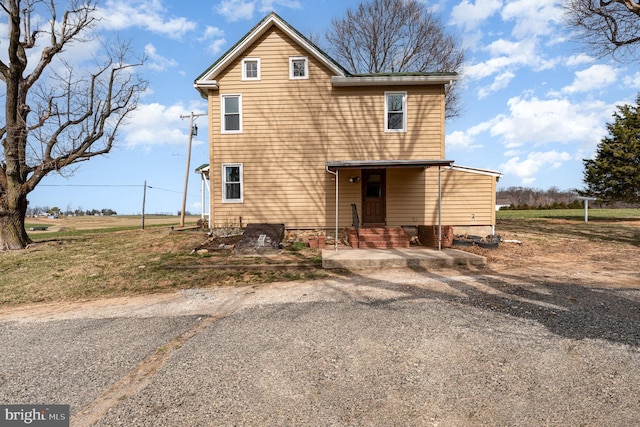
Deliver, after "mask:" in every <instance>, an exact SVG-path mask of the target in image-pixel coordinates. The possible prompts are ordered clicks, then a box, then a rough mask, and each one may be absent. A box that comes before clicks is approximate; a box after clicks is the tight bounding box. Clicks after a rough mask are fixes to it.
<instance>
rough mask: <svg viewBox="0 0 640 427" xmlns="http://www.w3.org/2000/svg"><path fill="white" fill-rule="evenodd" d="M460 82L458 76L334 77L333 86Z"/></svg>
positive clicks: (413, 84) (332, 79)
mask: <svg viewBox="0 0 640 427" xmlns="http://www.w3.org/2000/svg"><path fill="white" fill-rule="evenodd" d="M455 80H458V76H457V75H454V74H452V75H431V76H430V75H424V76H384V75H378V76H355V77H346V76H332V77H331V84H332V85H333V86H338V87H340V86H399V85H412V86H416V85H442V84H452V83H453V82H454V81H455Z"/></svg>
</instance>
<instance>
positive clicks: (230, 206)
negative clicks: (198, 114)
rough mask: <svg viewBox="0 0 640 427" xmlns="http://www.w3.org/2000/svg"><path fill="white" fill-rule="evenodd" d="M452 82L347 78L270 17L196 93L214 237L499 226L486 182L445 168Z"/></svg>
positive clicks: (432, 77)
mask: <svg viewBox="0 0 640 427" xmlns="http://www.w3.org/2000/svg"><path fill="white" fill-rule="evenodd" d="M456 78H457V76H456V74H455V73H434V74H429V73H416V74H413V73H403V74H376V75H354V74H351V73H349V72H348V71H347V70H345V69H344V68H343V67H342V66H340V65H339V64H338V63H337V62H336V61H335V60H333V59H332V58H331V57H329V56H328V55H327V54H326V53H324V52H323V51H322V50H321V49H319V48H318V47H317V46H316V45H314V44H313V43H312V42H310V41H309V40H308V39H307V38H306V37H304V36H303V35H302V34H300V33H299V32H298V31H297V30H296V29H294V28H293V27H292V26H291V25H289V24H288V23H287V22H286V21H284V20H283V19H282V18H280V17H279V16H278V15H276V14H275V13H271V14H269V15H267V16H266V17H265V18H264V19H263V20H262V21H261V22H260V23H259V24H258V25H256V26H255V27H254V28H253V29H252V30H251V31H250V32H249V33H248V34H247V35H246V36H245V37H243V38H242V39H241V40H240V41H239V42H238V43H236V44H235V45H234V46H233V47H232V48H231V49H230V50H229V51H227V52H226V53H225V54H224V55H223V56H222V57H221V58H219V59H218V60H217V61H216V62H215V63H213V65H211V66H210V67H209V68H208V69H207V70H206V71H205V72H204V73H202V75H200V76H199V77H198V78H197V79H196V81H195V87H196V88H197V90H198V91H200V93H201V94H202V96H203V97H204V98H205V99H207V100H208V108H209V117H208V119H209V128H210V171H209V174H210V180H211V190H210V196H211V197H210V204H211V206H210V212H211V221H210V225H211V226H212V227H217V226H223V225H229V224H238V223H243V224H247V223H264V222H267V223H284V224H285V226H286V227H287V228H290V229H296V228H298V229H333V228H334V227H335V228H336V229H337V228H338V227H340V228H342V227H349V226H351V225H352V222H353V215H352V213H353V212H352V206H353V205H355V207H356V208H357V212H358V215H359V221H360V223H361V224H360V225H361V226H365V227H366V226H368V225H370V226H374V225H375V226H379V227H380V226H386V227H390V226H417V225H437V224H444V225H450V226H454V229H456V232H458V231H460V232H465V231H467V230H468V229H469V227H476V228H477V227H481V228H482V230H475V231H476V233H478V234H479V233H484V234H490V233H491V232H493V228H494V225H495V193H496V182H497V179H498V178H499V177H500V174H499V173H497V172H493V171H486V170H479V169H473V168H466V167H460V166H456V165H454V162H453V161H452V160H448V159H446V158H445V108H444V107H445V96H444V94H445V87H446V85H448V84H450V83H451V82H452V81H454V80H455V79H456Z"/></svg>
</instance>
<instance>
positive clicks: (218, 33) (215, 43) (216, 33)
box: [198, 25, 227, 56]
mask: <svg viewBox="0 0 640 427" xmlns="http://www.w3.org/2000/svg"><path fill="white" fill-rule="evenodd" d="M198 41H200V42H204V43H207V44H208V45H209V46H208V47H207V51H208V52H209V53H210V54H211V55H214V56H215V55H217V54H218V53H220V51H222V48H223V47H224V45H225V44H226V43H227V40H226V39H225V38H224V31H223V30H221V29H220V28H218V27H212V26H210V25H208V26H207V28H206V29H205V30H204V34H203V36H202V37H200V38H199V39H198Z"/></svg>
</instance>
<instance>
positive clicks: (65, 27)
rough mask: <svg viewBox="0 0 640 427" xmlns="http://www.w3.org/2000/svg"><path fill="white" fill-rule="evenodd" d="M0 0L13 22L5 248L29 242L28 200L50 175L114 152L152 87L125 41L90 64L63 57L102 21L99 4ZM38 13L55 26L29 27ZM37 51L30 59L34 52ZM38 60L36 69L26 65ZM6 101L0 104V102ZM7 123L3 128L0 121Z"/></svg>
mask: <svg viewBox="0 0 640 427" xmlns="http://www.w3.org/2000/svg"><path fill="white" fill-rule="evenodd" d="M59 3H60V1H59V0H0V11H2V12H4V13H5V14H6V16H7V19H8V24H9V25H8V30H9V36H8V40H7V42H6V44H5V43H4V40H3V45H5V46H7V53H8V55H7V56H6V58H8V59H7V60H6V61H5V60H0V80H2V82H3V83H4V89H5V93H4V110H5V111H4V117H2V116H0V141H1V142H2V150H1V151H0V250H8V249H21V248H24V247H26V245H27V244H29V243H30V240H29V237H28V235H27V233H26V231H25V227H24V222H25V214H26V210H27V195H28V194H29V193H30V192H31V191H33V190H34V189H35V188H36V186H37V185H38V184H39V183H40V182H41V180H42V178H43V177H45V176H46V175H47V174H48V173H50V172H52V171H58V172H61V171H64V170H67V171H71V172H72V171H73V165H75V164H77V163H79V162H82V161H85V160H89V159H90V158H91V157H94V156H98V155H101V154H105V153H108V152H109V151H110V150H111V148H112V146H113V144H114V141H115V137H116V132H117V130H118V128H119V127H120V125H121V124H122V123H123V121H124V120H125V118H126V117H127V115H128V114H129V113H130V112H132V111H133V110H134V109H135V108H136V107H137V102H138V96H139V94H140V93H141V92H142V91H144V90H145V89H146V82H145V81H144V80H142V79H140V78H139V76H138V75H137V74H136V73H135V70H136V67H137V66H139V65H142V58H140V59H138V60H137V61H136V62H134V61H131V60H130V56H131V49H130V46H129V45H128V44H126V43H123V42H115V43H113V44H110V45H107V46H103V49H100V51H99V52H98V53H95V54H94V64H93V66H92V67H89V68H87V67H85V66H83V67H81V66H74V65H72V64H71V63H70V62H67V61H65V60H64V55H63V53H64V52H65V50H67V49H68V48H69V47H71V45H72V44H73V43H74V42H85V43H88V42H90V41H91V42H95V41H96V39H93V40H92V39H90V37H91V35H92V30H93V29H94V28H95V26H96V24H97V19H96V12H97V9H96V7H97V6H96V4H95V2H94V1H93V0H68V3H67V10H65V11H64V13H63V14H62V15H61V16H59V15H58V13H57V12H58V11H57V9H56V8H57V5H58V4H59ZM32 16H45V17H48V19H49V22H48V23H47V24H46V25H44V26H42V27H39V28H36V29H33V30H32V28H31V24H32V22H31V17H32ZM29 52H31V54H29ZM31 58H34V60H35V62H34V63H33V64H30V63H28V60H29V59H31ZM0 102H1V101H0ZM2 119H4V123H2Z"/></svg>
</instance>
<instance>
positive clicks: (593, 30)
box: [565, 0, 640, 60]
mask: <svg viewBox="0 0 640 427" xmlns="http://www.w3.org/2000/svg"><path fill="white" fill-rule="evenodd" d="M565 9H566V12H567V14H566V17H567V22H568V24H569V25H570V26H571V27H573V28H574V29H575V30H577V33H576V34H577V37H578V39H580V40H581V41H583V42H584V43H586V44H587V45H588V46H589V47H591V49H592V51H593V52H594V53H595V54H596V55H598V56H600V57H604V56H609V55H610V56H613V57H615V58H617V59H619V60H626V59H637V49H636V47H637V46H638V43H639V42H640V3H638V0H570V1H569V2H568V3H567V4H566V6H565Z"/></svg>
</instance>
